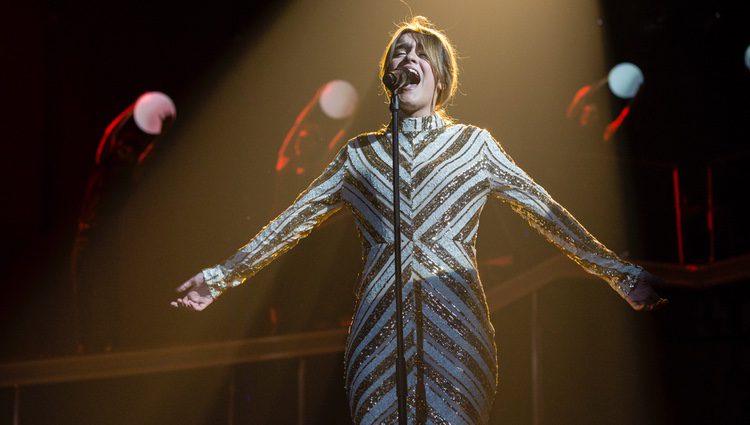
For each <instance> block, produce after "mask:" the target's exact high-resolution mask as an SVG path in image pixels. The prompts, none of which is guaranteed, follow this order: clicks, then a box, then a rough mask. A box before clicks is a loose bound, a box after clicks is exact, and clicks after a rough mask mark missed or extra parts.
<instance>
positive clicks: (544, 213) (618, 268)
mask: <svg viewBox="0 0 750 425" xmlns="http://www.w3.org/2000/svg"><path fill="white" fill-rule="evenodd" d="M481 137H482V139H483V140H482V142H483V143H484V146H483V148H484V154H483V157H482V160H483V161H484V169H485V171H486V173H487V180H488V181H489V185H490V191H491V194H492V195H493V196H496V197H498V198H500V199H501V200H503V201H505V202H508V203H509V204H510V206H511V207H512V208H513V210H515V211H516V212H517V213H518V214H519V215H521V216H522V217H523V218H524V219H526V220H527V221H528V222H529V224H530V225H531V226H532V227H534V228H535V229H536V230H537V231H539V233H541V234H542V235H543V236H544V237H545V238H546V239H547V240H548V241H550V242H552V243H553V244H555V245H556V246H557V247H558V248H559V249H560V250H561V251H563V252H564V253H565V254H566V255H567V256H568V257H570V258H571V259H572V260H573V261H575V262H576V263H578V264H579V265H580V266H581V267H583V268H584V270H586V271H587V272H588V273H591V274H594V275H596V276H599V277H600V278H602V279H604V280H605V281H607V282H608V283H609V285H610V286H611V287H612V288H613V289H614V290H615V291H617V293H619V294H620V296H622V297H623V298H624V299H625V300H626V301H628V303H629V304H630V305H631V306H632V307H633V308H635V309H640V308H642V305H639V304H637V303H635V302H633V300H632V299H631V298H630V297H629V294H631V292H632V291H633V288H634V287H635V286H636V283H637V282H638V277H639V275H641V273H642V272H643V269H642V268H641V267H639V266H636V265H634V264H631V263H629V262H627V261H624V260H622V259H620V258H619V257H618V256H617V255H615V253H613V252H612V251H610V250H609V249H607V248H606V247H605V246H604V245H602V244H601V243H600V242H599V241H598V240H596V238H594V237H593V236H592V235H591V234H590V233H589V232H588V231H586V229H584V228H583V226H581V224H580V223H578V221H576V219H575V218H574V217H573V216H572V215H571V214H570V213H569V212H568V211H567V210H565V208H563V207H562V206H561V205H559V204H558V203H557V202H555V201H554V200H553V199H552V197H550V195H549V194H548V193H547V191H545V190H544V188H542V187H541V186H540V185H539V184H537V183H536V182H534V180H532V179H531V177H529V176H528V175H527V174H526V173H525V172H524V171H523V170H522V169H521V168H519V167H518V166H517V165H516V164H515V163H514V162H513V160H512V159H511V158H510V156H508V154H506V153H505V151H503V149H502V147H501V146H500V144H499V143H498V142H497V141H496V140H495V139H494V138H493V137H492V136H491V135H490V134H489V132H487V131H486V130H485V131H483V134H482V136H481Z"/></svg>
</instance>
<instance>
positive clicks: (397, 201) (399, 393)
mask: <svg viewBox="0 0 750 425" xmlns="http://www.w3.org/2000/svg"><path fill="white" fill-rule="evenodd" d="M398 108H399V106H398V96H397V95H396V92H395V91H392V92H391V104H390V109H391V138H392V139H393V161H392V162H393V239H394V247H395V249H394V262H395V278H396V281H395V283H394V285H393V290H394V293H395V298H396V397H397V398H398V423H399V425H406V361H405V359H404V319H403V299H402V298H403V294H402V290H403V284H402V282H401V191H400V190H399V181H400V179H399V175H398V166H399V155H398Z"/></svg>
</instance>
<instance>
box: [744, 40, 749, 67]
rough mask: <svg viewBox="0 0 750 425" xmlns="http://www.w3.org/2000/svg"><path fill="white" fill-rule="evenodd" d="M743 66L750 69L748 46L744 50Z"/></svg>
mask: <svg viewBox="0 0 750 425" xmlns="http://www.w3.org/2000/svg"><path fill="white" fill-rule="evenodd" d="M745 66H746V67H747V69H750V45H748V46H747V49H745Z"/></svg>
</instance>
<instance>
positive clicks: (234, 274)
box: [203, 146, 347, 298]
mask: <svg viewBox="0 0 750 425" xmlns="http://www.w3.org/2000/svg"><path fill="white" fill-rule="evenodd" d="M346 149H347V148H346V146H344V147H343V148H342V149H341V150H340V151H339V153H338V154H337V155H336V158H335V159H334V160H333V162H331V164H329V165H328V167H327V168H326V169H325V171H324V172H323V173H322V174H321V175H320V176H319V177H318V178H316V179H315V180H314V181H313V182H312V183H311V184H310V186H308V187H307V189H305V190H304V191H303V192H302V193H301V194H300V195H299V196H298V197H297V199H296V200H295V201H294V203H293V204H292V205H291V206H290V207H289V208H287V209H286V210H285V211H284V212H283V213H281V214H280V215H279V216H278V217H276V218H275V219H273V220H272V221H271V222H270V223H269V224H268V225H266V226H265V227H264V228H263V229H262V230H261V231H260V232H259V233H258V234H257V235H255V237H254V238H253V239H252V240H250V242H248V243H247V245H245V246H243V247H242V248H240V249H239V250H238V251H237V252H236V253H235V254H234V255H233V256H232V257H230V258H229V259H228V260H227V261H226V262H224V263H223V264H220V265H216V266H214V267H210V268H207V269H204V270H203V277H204V279H205V280H206V283H207V284H208V287H209V289H210V291H211V295H212V296H213V297H214V298H217V297H218V296H219V295H221V294H222V293H223V292H224V291H226V290H227V289H229V288H232V287H235V286H237V285H240V284H241V283H242V282H244V281H245V280H246V279H248V278H250V277H252V276H253V275H254V274H255V273H257V272H258V271H260V269H262V268H263V267H265V266H266V265H268V264H269V263H270V262H271V261H273V260H274V259H275V258H276V257H278V256H279V255H281V254H283V253H284V252H286V251H288V250H289V249H291V248H292V247H294V246H295V245H296V244H297V243H298V242H299V241H300V240H301V239H302V238H304V237H306V236H307V235H309V234H310V232H312V230H313V229H314V228H315V227H317V226H318V225H319V224H320V223H322V222H323V221H325V220H326V219H327V218H328V217H330V216H331V215H333V214H334V213H335V212H336V211H338V210H339V209H341V207H342V206H343V201H342V197H341V188H342V186H343V181H344V175H345V172H346Z"/></svg>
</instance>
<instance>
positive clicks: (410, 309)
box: [172, 17, 666, 424]
mask: <svg viewBox="0 0 750 425" xmlns="http://www.w3.org/2000/svg"><path fill="white" fill-rule="evenodd" d="M404 68H411V70H413V71H415V72H417V73H418V74H419V76H420V82H419V83H417V84H410V85H407V86H405V87H403V88H402V89H401V90H400V92H399V94H398V96H399V100H400V106H401V115H402V117H403V118H402V119H401V120H400V121H401V122H400V132H401V134H400V135H399V140H400V164H401V167H402V168H401V171H400V174H401V181H400V189H401V229H402V246H401V256H402V258H403V265H402V281H403V285H404V286H403V292H402V293H403V300H404V304H403V306H404V310H403V321H404V344H405V359H406V368H407V387H408V392H407V394H408V395H407V402H408V421H409V423H415V424H426V423H430V424H432V423H435V424H447V423H449V424H484V423H487V422H488V420H489V413H490V409H491V407H492V402H493V398H494V396H495V389H496V386H497V351H496V347H495V331H494V329H493V327H492V323H491V322H490V317H489V310H488V308H487V302H486V301H485V295H484V290H483V289H482V284H481V282H480V280H479V276H478V274H477V262H476V253H475V243H476V236H477V229H478V227H479V216H480V214H481V212H482V208H483V207H484V204H485V203H486V202H487V200H488V198H490V197H494V198H498V199H499V200H501V201H503V202H506V203H507V204H508V205H510V207H511V208H513V210H515V211H516V212H517V213H518V214H520V215H521V216H522V217H523V218H525V219H526V220H527V221H528V222H529V224H530V225H531V226H532V227H534V228H535V229H537V230H538V231H539V233H541V234H542V235H543V236H544V237H545V238H546V239H547V240H548V241H550V242H552V243H553V244H555V245H556V246H557V247H558V248H559V249H560V250H562V251H563V252H564V253H565V254H566V255H567V256H568V257H570V258H571V259H573V260H574V261H575V262H577V263H578V264H579V265H580V266H581V267H583V268H584V269H585V270H586V271H587V272H589V273H592V274H595V275H597V276H599V277H601V278H602V279H604V280H605V281H607V282H608V283H609V285H610V286H611V287H612V289H614V290H615V291H616V292H617V293H618V294H619V295H620V296H621V297H623V298H624V299H625V300H626V301H627V302H628V303H629V304H630V305H631V306H632V307H633V308H634V309H636V310H641V309H646V310H648V309H652V308H654V307H656V306H658V305H660V304H662V303H664V302H666V300H664V299H662V298H660V297H659V296H658V295H657V294H656V293H655V292H654V291H653V290H652V289H651V285H650V283H651V282H652V281H653V280H654V279H655V278H654V277H653V276H652V275H650V274H649V273H647V272H646V271H644V270H643V269H642V268H640V267H639V266H636V265H634V264H631V263H628V262H626V261H623V260H622V259H620V258H618V257H617V256H616V255H615V254H614V253H613V252H612V251H610V250H608V249H607V248H606V247H604V246H603V245H602V244H601V243H599V241H597V240H596V239H595V238H594V237H593V236H592V235H590V234H589V233H588V232H587V231H586V230H585V229H584V228H583V227H582V226H581V225H580V224H579V223H578V222H577V221H576V220H575V218H573V216H571V215H570V213H568V211H566V210H565V209H564V208H563V207H561V206H560V205H559V204H557V203H556V202H555V201H554V200H553V199H552V198H551V197H550V195H549V194H548V193H547V192H546V191H545V190H544V188H542V187H541V186H539V185H538V184H537V183H535V182H534V181H533V180H532V179H531V178H530V177H529V176H528V175H527V174H526V173H525V172H524V171H523V170H521V169H520V168H519V167H518V166H517V165H516V164H515V163H514V162H513V160H512V159H511V158H510V157H509V156H508V155H507V154H506V153H505V152H504V151H503V148H502V147H501V146H500V144H499V143H498V142H497V141H496V140H495V139H494V138H493V137H492V135H491V134H490V133H489V132H488V131H487V130H483V129H481V128H477V127H474V126H471V125H465V124H458V123H455V122H453V121H452V120H451V119H450V117H448V115H446V113H445V109H444V107H445V105H446V104H447V103H448V101H449V100H450V99H451V97H452V96H453V94H454V93H455V91H456V86H457V84H458V81H457V75H458V68H457V65H456V57H455V54H454V50H453V47H452V46H451V44H450V42H449V41H448V39H447V37H446V36H445V35H444V34H443V33H442V32H440V31H438V30H436V29H435V28H434V27H433V26H432V25H431V24H430V22H429V21H428V20H427V19H425V18H423V17H416V18H414V19H412V21H411V22H409V23H405V24H403V25H401V26H400V27H399V28H398V29H397V30H396V32H395V33H394V35H393V37H392V38H391V40H390V42H389V43H388V46H387V48H386V50H385V53H384V54H383V58H382V61H381V67H380V74H381V77H382V76H383V75H384V73H386V72H388V71H392V70H397V69H404ZM391 146H392V145H391V133H390V130H380V131H377V132H373V133H367V134H363V135H360V136H358V137H355V138H354V139H352V140H350V141H349V142H348V143H347V144H346V145H345V146H344V147H343V148H342V149H341V150H340V151H339V153H338V154H337V155H336V158H335V159H334V160H333V162H331V164H330V165H329V166H328V167H327V168H326V170H325V171H324V172H323V174H321V175H320V177H318V178H317V179H315V181H313V182H312V184H311V185H310V186H309V187H308V188H307V189H306V190H305V191H304V192H302V193H301V194H300V195H299V197H298V198H297V199H296V200H295V202H294V203H293V204H292V205H291V206H290V207H289V208H288V209H287V210H286V211H284V212H283V213H281V215H279V216H278V217H276V218H275V219H274V220H273V221H271V222H270V223H269V224H268V225H267V226H266V227H264V228H263V230H261V231H260V233H258V234H257V235H256V236H255V237H254V238H253V239H252V240H251V241H250V242H249V243H248V244H247V245H245V246H244V247H242V248H241V249H240V250H239V251H238V252H237V253H236V254H235V255H234V256H232V257H231V258H229V260H227V261H226V262H225V263H223V264H220V265H217V266H215V267H211V268H207V269H205V270H203V271H202V272H200V273H198V274H197V275H195V276H194V277H193V278H192V279H190V280H189V281H187V282H185V283H184V284H182V285H181V286H180V287H179V288H178V291H179V292H181V293H182V296H181V297H180V298H178V299H177V300H175V301H174V302H172V305H173V306H175V307H184V308H187V309H192V310H203V309H204V308H206V307H207V306H208V305H209V304H211V303H212V302H213V301H214V300H215V299H216V297H218V296H219V295H220V294H222V293H224V292H225V291H226V290H228V289H229V288H232V287H235V286H237V285H240V284H241V283H242V282H244V281H245V280H246V279H248V278H249V277H251V276H253V275H254V274H255V273H257V272H258V271H259V270H260V269H262V268H263V267H264V266H266V265H267V264H268V263H270V262H271V261H273V260H274V259H275V258H276V257H278V256H279V255H281V254H282V253H283V252H285V251H287V250H288V249H290V248H292V247H293V246H294V245H295V244H296V243H297V242H299V240H300V239H302V238H303V237H305V236H307V235H308V234H309V233H310V232H311V231H312V230H313V229H314V228H315V227H316V226H318V225H319V224H320V223H322V222H323V221H324V220H325V219H327V218H328V217H330V216H331V215H332V214H334V213H336V212H337V211H338V210H340V209H341V208H344V207H345V208H348V209H349V210H351V212H352V213H353V215H354V218H355V221H356V224H357V229H358V232H359V236H360V240H361V243H362V249H363V257H364V269H363V271H362V273H361V275H360V278H359V281H358V283H357V285H356V286H355V291H356V300H357V301H356V306H355V312H354V317H353V320H352V324H351V327H350V329H349V335H348V338H347V342H346V348H345V352H344V357H345V386H346V390H347V393H348V397H349V407H350V411H351V415H352V419H353V421H354V423H356V424H382V423H394V422H396V420H397V399H396V379H395V370H396V367H395V360H396V340H395V335H396V329H395V322H396V321H395V302H394V293H393V290H392V285H393V284H394V281H395V279H394V255H393V254H394V249H395V248H394V242H393V225H392V222H391V220H392V217H393V213H392V207H393V201H392V199H393V197H392V181H393V179H392V168H391V164H392V162H391Z"/></svg>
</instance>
